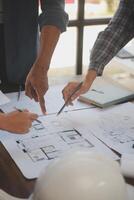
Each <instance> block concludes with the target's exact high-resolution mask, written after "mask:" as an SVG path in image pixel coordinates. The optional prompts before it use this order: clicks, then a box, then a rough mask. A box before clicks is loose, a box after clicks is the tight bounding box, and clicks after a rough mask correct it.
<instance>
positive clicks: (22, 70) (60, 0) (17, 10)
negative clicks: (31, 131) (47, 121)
mask: <svg viewBox="0 0 134 200" xmlns="http://www.w3.org/2000/svg"><path fill="white" fill-rule="evenodd" d="M39 2H40V3H41V9H42V13H41V15H38V6H39V5H38V3H39ZM0 3H3V6H2V7H1V8H0V10H1V11H2V13H3V14H2V13H1V14H2V18H3V20H2V18H1V20H2V23H1V24H0V79H1V81H2V83H1V84H0V89H1V90H3V91H4V92H8V89H9V88H10V91H14V90H18V87H19V85H20V84H21V85H23V86H24V84H25V81H26V94H27V95H28V96H29V97H30V98H34V99H35V101H38V102H39V103H40V106H41V109H42V111H43V113H45V104H44V94H45V92H46V91H47V89H48V80H47V72H48V69H49V65H50V61H51V58H52V54H53V51H54V49H55V46H56V44H57V41H58V39H59V36H60V34H61V33H62V32H64V31H65V30H66V25H67V23H68V15H67V14H66V13H65V11H64V6H65V2H64V0H40V1H38V0H28V1H27V0H19V1H18V0H12V1H11V0H3V1H2V0H0ZM0 5H2V4H0ZM38 25H39V28H40V41H39V40H38V38H39V34H38V30H39V29H38ZM37 52H38V53H37ZM27 75H28V76H27ZM26 77H27V79H26ZM16 85H17V88H16V87H14V86H16ZM12 86H13V87H12Z"/></svg>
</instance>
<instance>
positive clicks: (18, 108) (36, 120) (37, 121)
mask: <svg viewBox="0 0 134 200" xmlns="http://www.w3.org/2000/svg"><path fill="white" fill-rule="evenodd" d="M14 108H15V110H17V111H19V112H23V110H21V109H19V108H16V107H14ZM34 121H36V122H38V123H39V124H41V123H42V122H41V121H40V120H38V119H35V120H34Z"/></svg>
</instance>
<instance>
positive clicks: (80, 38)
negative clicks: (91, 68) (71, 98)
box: [51, 0, 119, 75]
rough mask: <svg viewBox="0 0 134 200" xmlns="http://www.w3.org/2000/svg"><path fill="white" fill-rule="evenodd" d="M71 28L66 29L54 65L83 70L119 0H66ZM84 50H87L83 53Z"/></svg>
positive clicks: (56, 51)
mask: <svg viewBox="0 0 134 200" xmlns="http://www.w3.org/2000/svg"><path fill="white" fill-rule="evenodd" d="M65 2H66V6H65V10H66V12H67V13H68V14H69V19H70V21H69V28H68V31H67V32H66V33H63V34H62V36H61V38H60V41H59V43H58V45H57V48H56V50H55V52H54V56H53V59H52V62H51V68H56V69H57V68H64V69H67V68H68V70H70V71H71V73H72V74H73V75H74V74H82V72H83V70H84V68H85V67H87V66H88V63H89V51H90V50H91V48H92V46H93V43H94V41H95V39H96V37H97V35H98V33H99V32H100V31H101V30H104V28H105V27H106V25H107V24H108V22H109V20H110V19H111V17H112V15H113V14H114V12H115V11H116V9H117V7H118V3H119V0H65ZM83 52H84V53H83Z"/></svg>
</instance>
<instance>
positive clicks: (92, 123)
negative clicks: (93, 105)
mask: <svg viewBox="0 0 134 200" xmlns="http://www.w3.org/2000/svg"><path fill="white" fill-rule="evenodd" d="M79 113H80V114H79V116H80V117H81V118H82V120H81V122H80V123H79V121H80V120H79V119H78V118H79V116H76V113H70V118H71V119H72V120H73V123H74V124H75V126H76V127H77V126H82V125H84V126H86V129H87V130H88V131H89V133H92V134H93V135H94V136H95V137H97V138H98V139H100V140H101V141H102V142H104V143H105V144H106V145H108V146H109V147H110V148H112V149H114V150H116V151H117V152H119V153H120V154H123V153H131V154H134V148H133V144H134V104H133V103H124V104H121V105H117V106H113V107H112V108H109V109H103V110H98V111H97V110H96V109H93V110H90V111H84V112H83V111H80V112H79ZM87 124H88V125H87Z"/></svg>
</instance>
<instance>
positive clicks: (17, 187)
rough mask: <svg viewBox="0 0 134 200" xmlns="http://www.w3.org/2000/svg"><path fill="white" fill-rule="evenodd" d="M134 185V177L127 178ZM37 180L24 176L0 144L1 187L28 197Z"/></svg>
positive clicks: (18, 195) (22, 196)
mask: <svg viewBox="0 0 134 200" xmlns="http://www.w3.org/2000/svg"><path fill="white" fill-rule="evenodd" d="M125 180H126V182H127V183H129V184H131V185H133V186H134V179H125ZM34 185H35V180H27V179H25V178H24V177H23V175H22V174H21V172H20V171H19V169H18V168H17V166H16V165H15V163H14V161H13V160H12V158H11V157H10V156H9V154H8V153H7V151H6V150H5V148H4V147H3V145H2V144H0V189H3V190H4V191H6V192H8V193H9V194H11V195H14V196H16V197H21V198H27V197H28V196H29V195H30V194H31V193H32V192H33V189H34Z"/></svg>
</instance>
